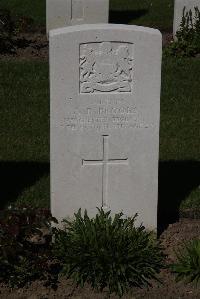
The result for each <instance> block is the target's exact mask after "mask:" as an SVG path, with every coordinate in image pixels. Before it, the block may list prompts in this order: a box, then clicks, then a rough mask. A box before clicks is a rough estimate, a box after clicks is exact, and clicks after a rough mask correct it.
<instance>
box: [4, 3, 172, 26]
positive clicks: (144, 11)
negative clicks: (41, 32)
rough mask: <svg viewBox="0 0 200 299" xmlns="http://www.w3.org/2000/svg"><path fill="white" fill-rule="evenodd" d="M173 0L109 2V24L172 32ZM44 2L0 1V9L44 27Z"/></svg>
mask: <svg viewBox="0 0 200 299" xmlns="http://www.w3.org/2000/svg"><path fill="white" fill-rule="evenodd" d="M173 2H174V0H110V22H112V23H128V24H136V25H141V26H149V27H155V28H160V29H161V30H165V31H167V30H172V19H173V7H174V5H173ZM45 3H46V0H34V1H33V0H1V1H0V8H6V9H9V10H10V11H11V14H12V15H13V16H16V15H18V16H21V15H23V16H26V17H31V18H32V19H33V20H34V22H35V23H36V24H38V25H42V26H45V17H46V16H45V5H46V4H45Z"/></svg>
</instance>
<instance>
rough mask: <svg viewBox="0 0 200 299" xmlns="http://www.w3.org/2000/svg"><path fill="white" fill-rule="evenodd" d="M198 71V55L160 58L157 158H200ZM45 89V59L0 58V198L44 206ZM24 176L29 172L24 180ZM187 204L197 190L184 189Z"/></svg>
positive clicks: (195, 200) (46, 152)
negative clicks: (5, 182)
mask: <svg viewBox="0 0 200 299" xmlns="http://www.w3.org/2000/svg"><path fill="white" fill-rule="evenodd" d="M199 70H200V60H198V59H181V60H177V59H175V58H165V59H164V60H163V69H162V96H161V130H160V160H161V161H169V160H170V161H200V151H199V137H200V136H199V127H200V121H199V94H200V84H199V80H198V79H197V78H198V74H199ZM48 90H49V85H48V63H47V62H29V61H26V62H17V61H10V62H8V61H1V62H0V99H1V100H0V103H1V109H0V119H1V132H0V160H1V161H4V166H5V167H4V168H3V169H5V168H6V163H8V164H9V169H10V170H9V171H10V173H9V174H8V178H9V176H10V182H9V183H10V186H8V188H6V189H3V190H4V191H2V189H0V197H1V198H2V196H5V197H6V198H5V199H4V201H5V202H6V203H7V204H8V203H9V202H11V201H15V202H17V203H18V204H19V203H23V204H29V203H30V204H31V205H33V206H40V207H45V206H48V205H49V198H50V195H49V171H48V167H49V166H48V165H49V92H48ZM12 162H13V170H12ZM15 162H18V168H19V173H17V172H16V171H15V175H14V176H13V174H12V173H13V171H14V169H15V168H16V165H15ZM10 163H11V166H10ZM20 163H21V167H20ZM30 163H31V164H30ZM26 164H27V165H26ZM43 168H44V169H43ZM37 169H38V172H37ZM185 171H187V169H185ZM22 172H24V173H23V175H22ZM32 173H34V174H35V173H36V174H37V175H33V174H32ZM191 175H192V173H191ZM1 176H2V178H3V177H4V173H1ZM20 176H21V177H20ZM26 176H27V177H28V176H33V177H32V178H30V180H29V179H28V180H27V178H26ZM188 176H190V173H188ZM176 179H179V180H180V178H175V180H176ZM18 181H20V184H19V183H17V182H18ZM21 181H22V182H21ZM23 182H24V183H23ZM167 184H168V182H167V181H166V185H167ZM18 185H19V186H18ZM175 185H176V184H175ZM183 187H184V186H183ZM13 188H14V189H16V192H15V193H14V194H13V192H12V190H13ZM169 188H170V185H169ZM5 190H6V191H5ZM2 192H3V193H2ZM1 193H2V194H1ZM11 195H12V196H11ZM192 203H194V205H195V207H197V206H198V207H199V208H200V199H199V192H196V193H195V191H194V192H192V193H191V194H188V198H187V199H186V203H185V204H182V207H183V208H184V207H188V206H191V204H192Z"/></svg>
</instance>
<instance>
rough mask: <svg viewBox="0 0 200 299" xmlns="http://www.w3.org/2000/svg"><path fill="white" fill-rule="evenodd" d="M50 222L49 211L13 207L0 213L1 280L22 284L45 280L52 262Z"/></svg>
mask: <svg viewBox="0 0 200 299" xmlns="http://www.w3.org/2000/svg"><path fill="white" fill-rule="evenodd" d="M51 221H55V219H54V218H52V216H51V215H50V213H49V211H47V210H35V209H32V208H23V209H21V208H10V209H8V210H3V211H1V213H0V281H1V282H4V283H8V284H9V285H10V286H12V287H13V286H17V287H21V286H23V285H25V284H26V283H27V282H30V281H31V280H34V279H37V278H39V279H46V278H47V277H48V275H49V272H50V267H51V265H50V264H49V261H50V260H51V230H50V229H51Z"/></svg>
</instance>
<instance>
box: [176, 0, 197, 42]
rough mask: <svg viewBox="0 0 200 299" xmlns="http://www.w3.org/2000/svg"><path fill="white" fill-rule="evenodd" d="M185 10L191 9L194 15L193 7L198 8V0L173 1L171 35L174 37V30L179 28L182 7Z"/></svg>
mask: <svg viewBox="0 0 200 299" xmlns="http://www.w3.org/2000/svg"><path fill="white" fill-rule="evenodd" d="M184 7H185V11H190V10H192V12H193V15H194V7H198V8H199V10H200V0H175V2H174V24H173V36H174V38H175V37H176V32H177V30H178V29H179V28H180V24H181V21H182V16H183V9H184Z"/></svg>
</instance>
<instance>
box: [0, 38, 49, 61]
mask: <svg viewBox="0 0 200 299" xmlns="http://www.w3.org/2000/svg"><path fill="white" fill-rule="evenodd" d="M13 48H14V49H12V51H11V52H10V53H8V52H7V53H4V54H0V59H16V60H35V59H36V60H48V55H49V43H48V40H47V38H46V35H45V34H42V33H34V34H33V33H32V34H30V33H23V34H20V35H18V36H16V37H14V38H13Z"/></svg>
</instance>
